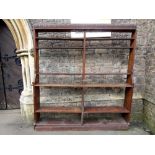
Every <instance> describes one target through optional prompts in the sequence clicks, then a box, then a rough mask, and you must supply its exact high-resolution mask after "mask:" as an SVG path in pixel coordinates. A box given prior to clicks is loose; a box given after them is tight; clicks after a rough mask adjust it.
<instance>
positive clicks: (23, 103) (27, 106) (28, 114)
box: [16, 49, 33, 123]
mask: <svg viewBox="0 0 155 155" xmlns="http://www.w3.org/2000/svg"><path fill="white" fill-rule="evenodd" d="M16 53H17V56H18V57H20V60H21V65H22V77H23V92H22V94H21V96H20V109H21V114H22V116H23V118H24V120H26V122H27V123H32V122H33V97H32V86H31V77H30V65H29V57H28V56H29V54H28V50H27V49H20V50H17V51H16Z"/></svg>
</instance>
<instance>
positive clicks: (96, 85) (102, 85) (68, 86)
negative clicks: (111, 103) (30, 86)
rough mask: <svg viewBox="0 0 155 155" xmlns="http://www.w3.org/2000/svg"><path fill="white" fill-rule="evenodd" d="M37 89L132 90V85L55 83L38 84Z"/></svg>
mask: <svg viewBox="0 0 155 155" xmlns="http://www.w3.org/2000/svg"><path fill="white" fill-rule="evenodd" d="M34 86H35V87H54V88H126V87H128V88H132V87H133V86H132V85H130V84H105V83H104V84H102V83H100V84H55V83H48V84H43V83H38V84H34Z"/></svg>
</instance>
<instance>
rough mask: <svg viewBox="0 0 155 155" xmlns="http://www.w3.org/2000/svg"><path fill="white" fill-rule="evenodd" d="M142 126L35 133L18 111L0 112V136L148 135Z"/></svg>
mask: <svg viewBox="0 0 155 155" xmlns="http://www.w3.org/2000/svg"><path fill="white" fill-rule="evenodd" d="M149 134H150V133H149V131H148V130H146V129H144V128H143V126H142V125H138V126H137V125H131V126H130V128H129V130H127V131H53V132H43V131H42V132H37V131H34V130H33V126H32V125H26V124H25V123H24V121H23V120H22V118H21V115H20V110H0V135H149Z"/></svg>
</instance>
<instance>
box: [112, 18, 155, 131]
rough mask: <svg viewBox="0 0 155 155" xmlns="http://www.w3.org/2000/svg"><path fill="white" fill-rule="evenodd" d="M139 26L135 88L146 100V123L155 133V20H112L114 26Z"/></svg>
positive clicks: (144, 108)
mask: <svg viewBox="0 0 155 155" xmlns="http://www.w3.org/2000/svg"><path fill="white" fill-rule="evenodd" d="M116 23H118V24H127V23H129V24H136V25H137V31H138V33H137V50H136V60H135V68H134V76H135V77H134V79H135V86H136V87H137V88H138V90H139V91H138V92H140V93H141V94H142V98H143V99H144V104H143V106H144V107H143V110H144V121H145V123H146V124H147V126H148V127H150V129H151V130H152V131H153V132H155V126H154V124H155V119H154V118H155V95H154V94H155V20H146V19H137V20H112V24H116Z"/></svg>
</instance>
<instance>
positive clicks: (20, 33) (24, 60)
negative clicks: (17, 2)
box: [3, 19, 34, 120]
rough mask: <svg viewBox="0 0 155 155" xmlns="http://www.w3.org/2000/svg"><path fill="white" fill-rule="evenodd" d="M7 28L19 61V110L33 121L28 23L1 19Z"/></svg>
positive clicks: (31, 40)
mask: <svg viewBox="0 0 155 155" xmlns="http://www.w3.org/2000/svg"><path fill="white" fill-rule="evenodd" d="M3 21H4V22H5V24H6V25H7V27H8V28H9V30H10V32H11V33H12V36H13V38H14V41H15V44H16V48H17V50H16V53H17V56H18V57H20V59H21V65H22V78H23V88H24V90H23V92H22V94H21V96H20V108H21V112H22V115H23V116H24V117H26V118H27V120H32V119H33V117H32V116H33V99H32V86H31V83H32V80H33V63H34V60H33V57H32V56H31V52H32V50H33V39H32V33H31V29H30V26H29V23H28V21H27V20H25V19H3Z"/></svg>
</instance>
